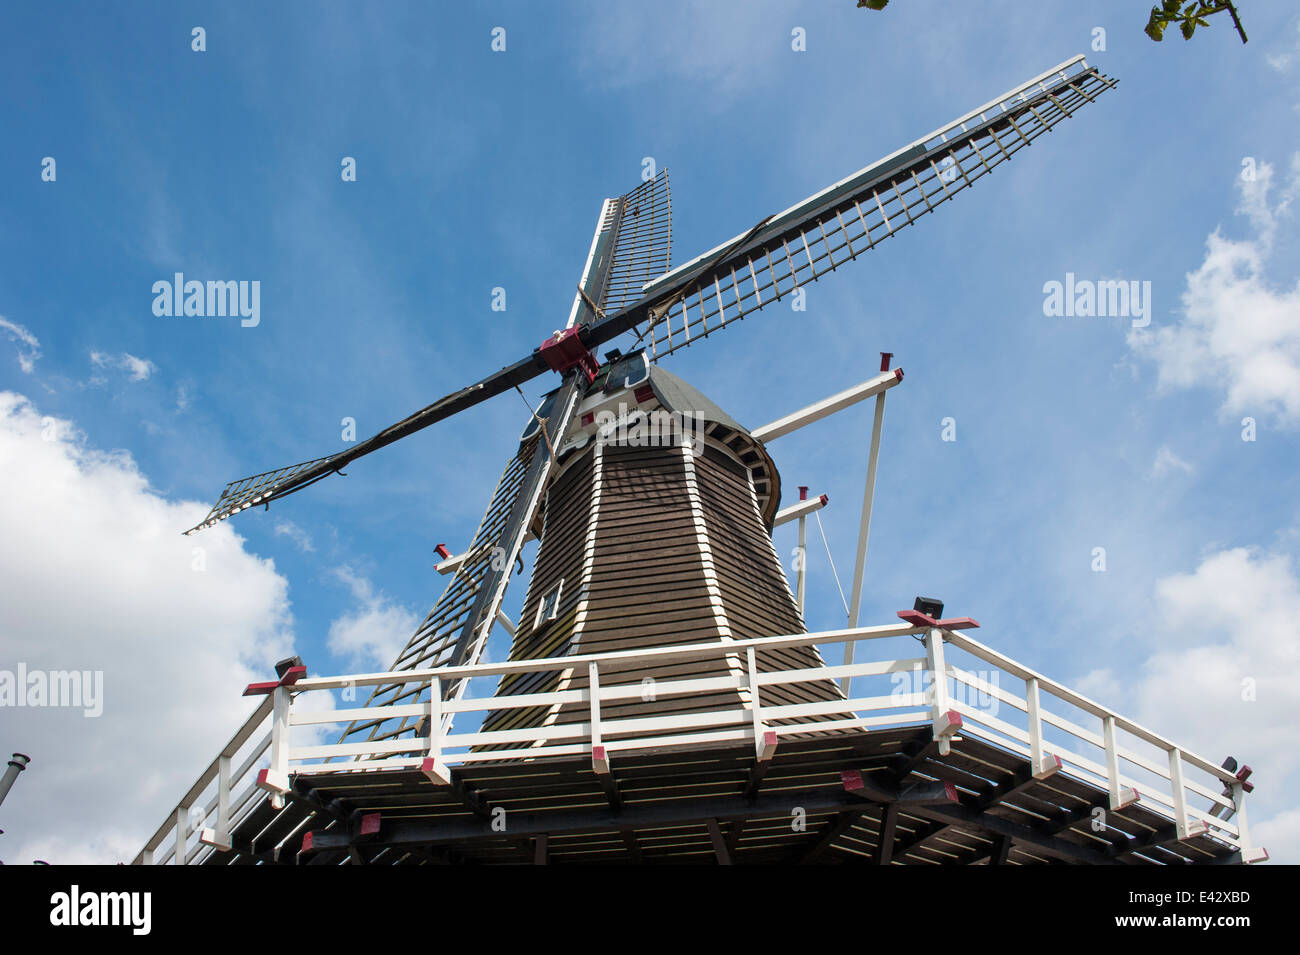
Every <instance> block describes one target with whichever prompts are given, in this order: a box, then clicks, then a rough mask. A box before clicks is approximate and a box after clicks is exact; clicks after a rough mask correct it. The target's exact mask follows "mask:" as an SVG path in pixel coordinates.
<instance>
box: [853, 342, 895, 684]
mask: <svg viewBox="0 0 1300 955" xmlns="http://www.w3.org/2000/svg"><path fill="white" fill-rule="evenodd" d="M892 357H893V356H892V355H890V354H889V352H881V353H880V370H881V371H882V372H885V371H888V370H889V359H890V358H892ZM884 420H885V392H884V391H883V390H882V391H881V392H880V393H879V394H878V395H876V415H875V418H874V420H873V421H872V423H871V449H870V451H869V452H868V454H867V480H866V485H865V486H864V488H863V490H862V522H861V524H860V525H859V526H858V555H857V559H856V560H855V561H854V563H853V584H852V588H853V589H852V591H851V596H850V598H849V622H848V626H849V628H850V629H851V628H853V627H856V626H857V625H858V614H859V612H860V611H861V609H862V578H863V576H864V575H865V573H866V569H867V539H868V537H870V535H871V505H872V500H873V498H874V497H875V494H876V465H877V464H878V463H879V461H880V430H881V425H882V424H883V422H884ZM853 646H854V645H853V644H852V643H846V644H844V665H845V666H848V665H849V664H851V663H852V662H853ZM840 685H841V688H842V689H843V690H844V692H845V693H846V694H847V693H848V692H849V677H847V676H846V677H843V678H842V680H841V684H840Z"/></svg>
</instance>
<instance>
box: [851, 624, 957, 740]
mask: <svg viewBox="0 0 1300 955" xmlns="http://www.w3.org/2000/svg"><path fill="white" fill-rule="evenodd" d="M846 655H847V654H846ZM925 660H926V665H927V666H928V667H929V670H930V721H931V723H932V724H933V725H934V739H935V741H936V742H937V743H938V744H939V755H940V756H947V755H948V752H949V750H950V749H951V743H952V740H953V739H955V738H956V733H957V731H958V730H959V729H961V714H959V713H958V712H957V711H956V710H954V709H952V708H951V705H950V703H949V700H948V665H947V663H945V662H944V657H943V631H941V630H937V629H932V630H930V631H929V632H928V633H926V635H925Z"/></svg>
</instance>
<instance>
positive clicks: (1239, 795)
mask: <svg viewBox="0 0 1300 955" xmlns="http://www.w3.org/2000/svg"><path fill="white" fill-rule="evenodd" d="M1232 805H1233V810H1234V811H1233V816H1234V818H1236V820H1237V844H1238V845H1240V846H1241V861H1242V862H1267V861H1268V850H1267V849H1265V848H1264V847H1263V846H1256V845H1254V844H1253V843H1251V841H1250V826H1249V825H1248V824H1247V823H1246V787H1245V786H1243V785H1242V784H1241V783H1233V786H1232Z"/></svg>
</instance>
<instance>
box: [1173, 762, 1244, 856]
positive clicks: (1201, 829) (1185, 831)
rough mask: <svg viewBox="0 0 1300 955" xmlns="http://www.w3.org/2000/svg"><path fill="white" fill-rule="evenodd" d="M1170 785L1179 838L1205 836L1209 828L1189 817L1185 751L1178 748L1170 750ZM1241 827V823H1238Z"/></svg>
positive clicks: (1176, 830)
mask: <svg viewBox="0 0 1300 955" xmlns="http://www.w3.org/2000/svg"><path fill="white" fill-rule="evenodd" d="M1169 783H1170V786H1171V787H1172V788H1173V796H1174V827H1175V832H1176V833H1177V835H1178V838H1179V839H1180V840H1181V839H1190V838H1192V837H1193V836H1199V835H1204V834H1205V833H1206V832H1207V831H1208V830H1209V826H1208V824H1206V823H1205V822H1202V821H1201V820H1197V821H1196V822H1191V821H1190V820H1189V819H1188V817H1187V789H1186V787H1185V785H1184V784H1183V751H1182V750H1181V749H1179V748H1178V747H1177V746H1174V747H1171V748H1170V750H1169ZM1238 827H1240V823H1238Z"/></svg>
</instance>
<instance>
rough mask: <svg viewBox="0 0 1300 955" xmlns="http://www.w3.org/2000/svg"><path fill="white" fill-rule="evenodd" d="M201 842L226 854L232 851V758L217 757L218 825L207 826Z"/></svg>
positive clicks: (224, 755)
mask: <svg viewBox="0 0 1300 955" xmlns="http://www.w3.org/2000/svg"><path fill="white" fill-rule="evenodd" d="M199 842H201V843H203V844H204V845H207V846H212V847H213V848H215V849H220V850H221V851H223V852H225V851H228V850H229V849H230V757H229V756H227V755H226V754H224V753H222V754H221V755H220V756H218V757H217V825H216V828H209V827H207V826H205V827H204V828H203V831H202V832H200V833H199Z"/></svg>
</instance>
